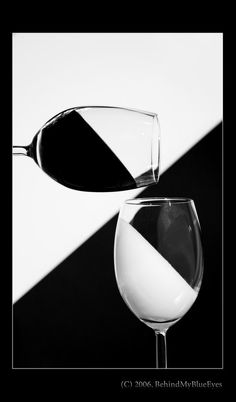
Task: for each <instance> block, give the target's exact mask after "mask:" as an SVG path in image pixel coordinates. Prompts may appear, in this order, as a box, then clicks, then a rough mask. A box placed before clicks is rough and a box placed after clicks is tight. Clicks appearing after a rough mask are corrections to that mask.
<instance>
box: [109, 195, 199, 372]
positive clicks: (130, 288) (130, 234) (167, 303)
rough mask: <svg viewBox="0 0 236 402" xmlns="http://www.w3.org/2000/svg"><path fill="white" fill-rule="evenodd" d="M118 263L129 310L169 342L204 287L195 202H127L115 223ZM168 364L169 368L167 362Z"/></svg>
mask: <svg viewBox="0 0 236 402" xmlns="http://www.w3.org/2000/svg"><path fill="white" fill-rule="evenodd" d="M114 261H115V276H116V281H117V285H118V288H119V291H120V294H121V296H122V298H123V299H124V301H125V303H126V304H127V306H128V307H129V308H130V310H131V311H132V312H133V313H134V314H135V315H136V316H137V317H138V318H139V320H141V321H142V322H143V323H144V324H146V325H147V326H149V327H151V328H152V329H153V330H154V331H155V333H156V335H160V334H162V335H163V336H165V334H166V331H167V330H168V328H169V327H170V326H172V325H173V324H175V323H176V322H177V321H179V320H180V319H181V318H182V317H183V316H184V315H185V314H186V313H187V311H188V310H189V309H190V308H191V306H192V305H193V303H194V302H195V300H196V298H197V296H198V293H199V289H200V286H201V282H202V276H203V252H202V245H201V238H200V225H199V220H198V217H197V212H196V209H195V205H194V201H193V200H191V199H187V198H137V199H134V200H128V201H126V203H125V204H124V206H123V207H122V208H121V211H120V214H119V218H118V222H117V228H116V234H115V247H114ZM158 348H159V346H157V349H158ZM159 353H160V350H159ZM162 354H165V353H164V352H163V350H162ZM164 360H165V362H164V367H167V362H166V356H165V359H164ZM157 366H160V361H158V358H157Z"/></svg>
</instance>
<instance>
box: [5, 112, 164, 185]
mask: <svg viewBox="0 0 236 402" xmlns="http://www.w3.org/2000/svg"><path fill="white" fill-rule="evenodd" d="M13 154H14V155H26V156H29V157H31V158H32V159H33V160H34V161H35V162H36V163H37V165H38V166H39V167H40V168H41V169H42V170H43V171H44V172H45V173H46V174H48V175H49V176H50V177H51V178H52V179H54V180H56V181H57V182H59V183H60V184H62V185H64V186H66V187H69V188H72V189H75V190H81V191H99V192H103V191H104V192H105V191H106V192H108V191H121V190H127V189H133V188H137V187H143V186H148V185H151V184H156V183H157V182H158V179H159V159H160V129H159V122H158V118H157V115H156V114H155V113H151V112H144V111H139V110H134V109H125V108H121V107H111V106H83V107H75V108H70V109H67V110H65V111H63V112H61V113H59V114H57V115H56V116H54V117H53V118H52V119H50V120H49V121H48V122H47V123H46V124H44V126H43V127H42V128H41V129H40V130H39V131H38V132H37V133H36V135H35V136H34V138H33V140H32V143H31V144H30V145H28V146H13Z"/></svg>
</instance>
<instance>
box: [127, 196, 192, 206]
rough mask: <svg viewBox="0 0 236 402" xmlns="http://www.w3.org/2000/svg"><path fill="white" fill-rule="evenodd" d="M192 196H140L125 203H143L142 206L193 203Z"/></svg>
mask: <svg viewBox="0 0 236 402" xmlns="http://www.w3.org/2000/svg"><path fill="white" fill-rule="evenodd" d="M193 202H194V201H193V200H192V199H191V198H187V197H139V198H133V199H128V200H126V201H125V204H129V205H142V206H160V205H163V204H166V203H169V204H188V203H193Z"/></svg>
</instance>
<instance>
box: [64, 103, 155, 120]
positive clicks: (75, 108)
mask: <svg viewBox="0 0 236 402" xmlns="http://www.w3.org/2000/svg"><path fill="white" fill-rule="evenodd" d="M80 109H121V110H127V111H130V112H136V113H141V114H145V115H148V116H152V117H154V118H155V117H156V118H158V115H157V113H155V112H149V111H146V110H141V109H135V108H129V107H122V106H111V105H110V106H108V105H90V106H74V107H71V108H68V109H65V110H63V112H69V111H70V110H80ZM60 113H62V112H60ZM60 113H58V114H60Z"/></svg>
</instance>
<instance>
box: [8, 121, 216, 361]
mask: <svg viewBox="0 0 236 402" xmlns="http://www.w3.org/2000/svg"><path fill="white" fill-rule="evenodd" d="M221 151H222V126H221V125H219V126H217V127H216V128H215V129H214V130H212V132H211V133H209V134H208V135H207V136H206V137H204V138H203V139H202V140H201V141H200V142H199V143H198V144H197V145H196V146H194V147H193V148H192V149H191V150H189V152H188V153H187V154H185V155H184V156H183V157H182V158H181V159H180V160H178V161H177V162H176V163H175V164H174V165H173V166H172V167H171V168H170V169H168V170H167V171H166V172H165V173H164V174H163V175H162V176H161V178H160V181H159V183H158V185H156V186H152V187H149V188H147V189H145V190H144V192H143V193H142V196H145V197H146V196H159V197H161V196H162V197H177V196H179V197H190V198H193V199H194V201H195V204H196V208H197V211H198V215H199V219H200V222H201V227H202V238H203V247H204V260H205V272H204V277H203V283H202V288H201V290H200V294H199V297H198V298H197V300H196V302H195V304H194V305H193V307H192V308H191V310H190V311H189V312H188V313H187V314H186V316H184V318H182V319H181V320H180V321H179V322H178V323H177V324H175V325H174V326H173V327H172V328H170V330H169V331H168V334H167V344H168V364H169V367H186V368H195V367H202V368H204V367H205V368H209V367H213V368H214V367H215V368H219V367H221V364H222V360H221V358H222V344H221V341H222V339H221V334H222V319H221V311H222V310H221V309H222V298H221V286H222V282H221V279H222V267H221V261H222V259H221V244H222V243H221V230H222V227H221V206H222V205H221V199H222V197H221V194H222V192H221V186H222V181H221V177H222V176H221V167H222V157H221ZM116 221H117V216H115V217H114V218H113V219H111V220H110V221H109V222H108V223H107V224H106V225H104V227H102V228H101V230H99V231H98V232H96V233H95V234H94V235H93V236H92V237H91V238H90V239H88V241H86V242H85V243H84V244H83V245H82V246H80V247H79V248H78V249H77V250H76V251H75V252H74V253H72V254H71V255H70V256H69V257H68V258H67V259H66V260H65V261H63V262H62V263H61V264H60V265H59V266H58V267H57V268H55V269H54V270H53V271H52V272H51V273H50V274H49V275H47V276H46V277H45V278H44V279H43V280H42V281H40V282H39V283H38V284H37V285H36V286H34V287H33V288H32V289H31V290H30V291H29V292H28V293H27V294H26V295H25V296H23V297H22V298H21V299H20V300H19V301H18V302H17V303H15V305H14V349H13V351H14V367H41V368H44V367H59V368H61V367H108V368H109V367H154V366H155V339H154V334H153V331H152V330H151V329H150V328H148V327H146V326H145V325H144V324H143V323H141V322H140V321H139V320H138V319H137V318H136V317H135V316H134V315H133V314H132V313H131V312H130V311H129V309H128V308H127V306H126V305H125V303H124V301H123V300H122V298H121V296H120V294H119V292H118V289H117V285H116V282H115V275H114V261H113V246H114V235H115V227H116ZM52 241H53V239H52Z"/></svg>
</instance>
